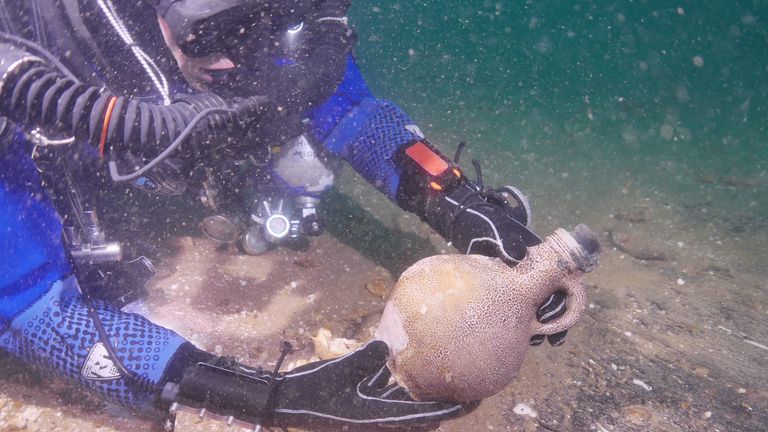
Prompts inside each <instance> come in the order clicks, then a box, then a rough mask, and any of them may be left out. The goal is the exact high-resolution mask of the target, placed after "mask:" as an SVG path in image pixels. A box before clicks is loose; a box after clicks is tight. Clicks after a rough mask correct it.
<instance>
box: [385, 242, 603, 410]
mask: <svg viewBox="0 0 768 432" xmlns="http://www.w3.org/2000/svg"><path fill="white" fill-rule="evenodd" d="M585 228H586V227H585ZM587 231H588V229H587ZM581 233H582V234H583V231H582V232H581ZM589 235H592V234H591V232H589ZM591 239H594V237H592V238H591ZM595 242H596V240H595ZM595 245H596V243H595ZM598 251H599V248H598V249H597V251H595V250H593V251H592V253H587V252H586V251H585V250H584V249H583V248H581V246H580V244H579V242H577V241H576V240H575V239H574V238H573V237H572V236H571V235H570V234H569V233H568V232H567V231H565V230H557V231H556V232H555V233H554V234H552V235H551V236H549V237H547V239H546V240H545V241H544V242H543V243H542V244H540V245H537V246H535V247H532V248H530V249H529V250H528V256H527V257H526V258H525V259H524V260H523V261H522V262H520V263H519V264H517V265H516V266H514V267H510V266H508V265H507V264H505V263H504V262H502V261H501V260H499V259H497V258H489V257H485V256H480V255H437V256H432V257H429V258H426V259H423V260H421V261H419V262H417V263H416V264H414V265H413V266H412V267H410V268H409V269H407V270H406V271H405V272H404V273H403V274H402V275H401V276H400V279H399V280H398V282H397V285H396V286H395V288H394V290H393V292H392V295H391V296H390V298H389V301H388V302H387V305H386V307H385V309H384V313H383V315H382V319H381V321H380V323H379V327H378V328H377V330H376V336H377V337H378V338H380V339H382V340H384V341H385V342H387V344H388V345H389V347H390V351H391V357H390V361H389V367H390V369H391V370H392V372H393V374H394V376H395V378H396V379H397V381H398V382H399V383H400V384H401V385H403V386H404V387H406V388H407V389H408V390H409V392H410V393H411V394H412V395H413V396H414V397H416V398H417V399H421V400H426V399H439V400H451V401H459V402H466V401H473V400H479V399H483V398H486V397H488V396H491V395H493V394H495V393H497V392H498V391H500V390H501V389H503V388H504V387H505V386H506V385H507V384H509V383H510V382H511V381H512V380H513V379H514V378H515V376H516V374H517V371H518V370H519V369H520V366H521V365H522V362H523V357H524V356H525V352H526V351H527V349H528V341H529V338H530V337H531V335H534V334H553V333H557V332H559V331H562V330H565V329H567V328H569V327H571V326H572V325H573V324H575V323H576V321H577V320H578V319H579V317H580V316H581V313H582V311H583V310H584V306H585V304H586V293H585V291H584V286H583V284H582V282H581V276H582V275H583V273H584V271H590V270H591V269H592V268H593V267H594V264H595V262H596V256H597V252H598ZM558 289H563V290H565V291H567V292H568V310H567V312H566V313H565V315H563V316H562V317H560V318H558V319H556V320H555V321H553V322H551V323H548V324H540V323H539V322H538V321H537V320H536V310H537V309H538V306H539V305H541V304H542V303H543V302H544V301H545V300H546V299H547V298H548V297H549V296H550V295H551V294H552V293H553V292H555V291H556V290H558Z"/></svg>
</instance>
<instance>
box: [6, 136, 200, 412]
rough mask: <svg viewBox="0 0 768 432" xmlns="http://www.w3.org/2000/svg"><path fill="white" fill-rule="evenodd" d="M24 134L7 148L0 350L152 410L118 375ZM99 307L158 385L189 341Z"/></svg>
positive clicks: (149, 398)
mask: <svg viewBox="0 0 768 432" xmlns="http://www.w3.org/2000/svg"><path fill="white" fill-rule="evenodd" d="M24 149H25V145H24V143H23V142H22V140H21V137H16V139H15V140H14V142H13V143H11V144H10V145H8V146H6V147H5V148H4V150H3V152H2V153H0V350H3V351H7V352H9V353H11V354H13V355H14V356H16V357H18V358H19V359H21V360H22V361H24V362H25V363H26V364H28V365H29V366H31V367H37V368H38V369H39V370H41V371H43V372H46V373H49V374H51V375H54V376H57V377H61V378H64V379H66V380H68V381H70V382H72V383H74V384H76V385H79V386H81V387H83V388H85V389H88V390H91V391H93V392H95V393H96V394H98V395H100V396H101V397H103V398H104V399H105V400H108V401H110V402H113V403H118V404H121V405H124V406H127V407H129V408H132V409H135V410H139V411H149V410H151V407H152V403H153V397H154V395H152V394H151V393H150V392H149V391H148V390H147V388H148V387H149V386H142V388H138V387H137V386H136V385H135V384H133V381H135V380H133V381H132V382H131V383H129V382H127V381H126V380H125V379H123V378H122V377H121V376H120V375H119V374H118V373H117V369H116V368H115V366H114V363H112V361H111V360H110V359H109V357H108V354H107V351H106V349H105V348H104V345H103V341H101V340H100V339H99V336H98V333H97V331H96V329H95V327H94V323H93V321H92V320H91V318H90V316H89V315H88V308H87V307H86V305H85V304H84V302H83V297H82V295H81V294H80V292H79V290H78V287H77V282H76V281H75V280H74V278H73V277H68V274H70V273H71V271H70V268H69V265H68V263H67V260H66V258H65V254H64V249H63V246H62V244H61V223H60V221H59V218H58V215H57V214H56V211H55V210H54V209H53V206H52V205H51V203H50V202H49V201H48V200H47V198H46V197H45V193H44V191H43V190H42V187H41V186H40V179H39V177H38V176H37V172H36V171H35V167H34V164H33V163H32V161H31V160H30V158H29V156H28V153H27V152H26V151H24ZM93 306H94V307H95V309H96V310H97V313H98V315H99V317H100V319H101V321H102V323H103V326H104V328H105V330H106V332H107V334H108V335H109V337H110V341H111V343H112V345H113V347H114V348H115V351H116V353H117V355H118V357H119V358H120V359H121V361H122V363H123V365H124V366H125V367H126V368H128V369H129V370H131V371H133V372H135V373H136V374H138V375H139V376H140V377H142V379H143V380H146V383H151V384H155V383H158V382H159V380H160V379H161V377H163V374H164V373H165V372H166V368H167V367H168V364H169V363H170V362H171V360H172V358H173V356H174V354H175V353H176V351H177V350H178V348H179V347H180V346H181V345H182V344H184V343H185V342H186V341H185V340H184V339H183V338H182V337H181V336H179V335H177V334H176V333H174V332H173V331H171V330H168V329H166V328H163V327H160V326H157V325H155V324H153V323H151V322H150V321H148V320H146V319H145V318H143V317H141V316H139V315H134V314H128V313H124V312H121V311H120V310H118V309H116V308H114V307H112V306H110V305H108V304H106V303H103V302H99V301H94V302H93Z"/></svg>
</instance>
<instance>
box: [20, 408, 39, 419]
mask: <svg viewBox="0 0 768 432" xmlns="http://www.w3.org/2000/svg"><path fill="white" fill-rule="evenodd" d="M42 413H43V411H42V410H41V409H40V408H37V407H33V406H30V407H26V408H24V411H22V412H21V416H22V417H24V418H25V419H26V420H27V421H28V422H36V421H37V419H38V418H40V414H42Z"/></svg>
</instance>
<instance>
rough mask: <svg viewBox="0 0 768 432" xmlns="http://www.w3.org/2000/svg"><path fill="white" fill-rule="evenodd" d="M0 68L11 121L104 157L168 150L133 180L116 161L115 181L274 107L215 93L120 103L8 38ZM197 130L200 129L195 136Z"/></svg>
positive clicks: (2, 106) (2, 100)
mask: <svg viewBox="0 0 768 432" xmlns="http://www.w3.org/2000/svg"><path fill="white" fill-rule="evenodd" d="M3 42H5V43H3ZM28 50H33V51H34V52H35V54H40V56H38V55H35V54H31V53H30V52H29V51H28ZM0 61H1V62H2V63H1V65H0V113H2V115H4V116H6V117H8V118H9V119H11V120H13V121H17V122H20V123H23V124H25V125H27V126H28V127H35V126H36V127H39V128H41V129H43V130H44V131H47V132H53V133H56V134H66V135H68V136H73V137H75V139H76V140H77V141H83V140H85V141H88V142H89V143H91V144H92V145H94V146H98V150H99V155H100V156H101V157H103V156H104V154H105V152H106V151H107V149H108V148H109V149H121V150H133V151H137V152H139V153H143V154H153V153H157V152H158V149H161V148H163V149H165V150H164V151H162V152H160V154H159V155H158V156H157V157H156V158H155V159H154V160H152V161H151V162H150V163H149V164H147V165H146V166H144V167H143V168H141V169H139V170H137V171H135V172H134V173H132V174H129V175H121V174H119V173H118V172H117V166H116V163H115V162H114V161H112V162H110V174H111V175H112V177H113V179H114V180H115V181H128V180H133V179H135V178H137V177H139V176H141V175H142V174H143V173H145V172H146V171H148V170H150V169H151V168H152V167H154V166H156V165H157V164H158V163H160V162H161V161H162V160H163V159H165V158H166V157H167V156H168V155H169V154H170V153H171V152H173V151H174V150H175V149H176V148H178V146H179V145H181V144H182V143H183V142H184V141H185V140H186V139H187V138H189V136H190V135H192V133H193V132H196V136H197V137H201V138H202V139H204V138H206V137H210V136H212V132H213V131H215V130H217V129H221V128H223V127H226V126H229V125H233V124H236V123H237V122H238V119H240V118H242V117H243V115H244V114H248V113H256V112H257V111H258V110H259V108H260V107H261V106H263V104H264V103H265V102H266V101H267V98H266V97H264V96H253V97H249V98H242V99H234V100H227V99H224V98H222V97H220V96H218V95H216V94H214V93H198V94H192V95H183V96H180V97H178V98H177V99H176V100H175V101H174V102H172V103H171V104H169V105H163V104H157V103H152V102H146V101H142V100H140V99H138V98H129V97H124V96H117V95H115V94H113V93H112V92H110V91H109V90H108V89H106V88H99V87H96V86H92V85H88V84H84V83H82V82H80V81H79V80H78V79H77V78H75V77H74V75H73V74H72V73H71V72H70V71H68V70H67V69H66V67H65V66H64V65H63V64H61V62H59V61H58V60H57V59H56V58H55V57H54V56H53V55H52V54H51V53H50V52H48V51H47V50H45V49H44V48H42V47H40V46H39V45H37V44H35V43H34V42H31V41H27V40H24V39H21V38H18V37H16V36H13V35H10V34H7V33H3V32H0ZM51 63H52V64H53V66H54V67H51V66H50V65H51ZM203 120H205V121H203ZM196 126H199V128H197V129H196V130H194V129H195V128H196Z"/></svg>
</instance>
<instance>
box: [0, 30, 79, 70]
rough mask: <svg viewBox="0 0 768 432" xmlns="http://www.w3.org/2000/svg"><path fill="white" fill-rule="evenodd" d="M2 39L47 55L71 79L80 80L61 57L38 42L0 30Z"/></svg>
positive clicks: (46, 57) (44, 55) (0, 38)
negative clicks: (57, 56) (58, 57)
mask: <svg viewBox="0 0 768 432" xmlns="http://www.w3.org/2000/svg"><path fill="white" fill-rule="evenodd" d="M0 40H6V41H9V42H13V43H15V44H18V45H22V46H24V47H25V48H28V49H30V50H32V51H34V52H35V53H36V54H39V55H41V56H43V57H45V59H46V60H48V61H49V62H51V64H53V65H54V66H56V68H57V69H59V71H61V73H63V74H64V75H66V77H67V78H69V79H71V80H72V81H79V80H78V79H77V77H76V76H75V74H73V73H72V72H71V71H70V70H69V69H67V67H66V66H64V63H62V62H61V61H60V60H59V59H57V58H56V56H54V55H53V54H51V52H50V51H48V50H47V49H45V48H43V47H42V46H41V45H38V44H36V43H35V42H32V41H31V40H27V39H24V38H21V37H18V36H15V35H12V34H10V33H6V32H2V31H0Z"/></svg>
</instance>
